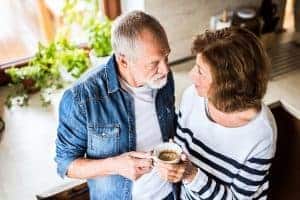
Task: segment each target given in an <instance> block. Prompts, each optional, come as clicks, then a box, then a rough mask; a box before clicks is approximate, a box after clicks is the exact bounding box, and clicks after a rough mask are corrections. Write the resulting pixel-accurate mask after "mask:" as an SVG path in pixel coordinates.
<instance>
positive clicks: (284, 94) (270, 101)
mask: <svg viewBox="0 0 300 200" xmlns="http://www.w3.org/2000/svg"><path fill="white" fill-rule="evenodd" d="M295 39H300V33H298V34H295V33H284V34H277V35H276V34H267V35H264V36H263V37H262V41H263V42H264V45H265V46H266V47H267V48H274V47H275V48H276V45H278V44H280V43H286V42H289V41H292V40H295ZM299 59H300V58H299ZM297 67H298V69H296V70H293V71H290V72H288V73H285V74H282V75H280V76H277V77H274V78H272V79H271V80H270V81H269V84H268V89H267V93H266V95H265V97H264V102H265V103H266V104H267V105H268V106H270V107H271V108H272V107H276V106H279V105H281V106H282V107H283V108H284V109H285V110H286V111H287V112H288V113H289V114H291V115H292V116H294V117H295V118H297V119H298V120H300V87H299V86H300V66H297Z"/></svg>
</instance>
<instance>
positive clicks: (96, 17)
mask: <svg viewBox="0 0 300 200" xmlns="http://www.w3.org/2000/svg"><path fill="white" fill-rule="evenodd" d="M82 2H84V3H85V5H86V6H85V7H84V6H79V5H80V4H81V5H82ZM80 7H81V8H80ZM62 14H63V19H64V23H65V29H62V30H61V31H62V32H61V34H63V35H70V31H71V30H70V29H71V26H72V25H74V24H77V25H79V26H80V27H81V28H82V31H83V32H85V33H86V35H87V36H88V38H87V40H88V45H89V47H90V48H91V49H92V50H93V53H94V54H95V55H96V56H97V57H103V56H108V55H110V53H111V51H112V47H111V42H110V38H111V21H110V20H109V19H107V18H101V17H100V14H101V13H100V12H99V0H65V4H64V7H63V9H62Z"/></svg>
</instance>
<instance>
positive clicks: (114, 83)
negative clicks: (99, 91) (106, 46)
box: [104, 54, 120, 93]
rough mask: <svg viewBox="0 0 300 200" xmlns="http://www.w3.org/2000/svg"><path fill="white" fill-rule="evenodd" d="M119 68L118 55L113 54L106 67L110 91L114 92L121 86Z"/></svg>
mask: <svg viewBox="0 0 300 200" xmlns="http://www.w3.org/2000/svg"><path fill="white" fill-rule="evenodd" d="M117 68H118V64H117V62H116V57H115V55H114V54H113V55H112V56H111V57H110V58H109V60H108V61H107V63H106V65H105V68H104V70H105V78H106V83H107V84H106V85H107V90H108V93H114V92H116V91H117V90H119V88H120V83H119V79H118V73H117Z"/></svg>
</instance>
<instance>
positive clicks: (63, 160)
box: [55, 55, 175, 200]
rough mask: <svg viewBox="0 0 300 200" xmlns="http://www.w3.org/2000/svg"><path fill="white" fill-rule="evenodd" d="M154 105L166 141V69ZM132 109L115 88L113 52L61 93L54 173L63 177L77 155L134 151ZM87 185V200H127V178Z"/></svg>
mask: <svg viewBox="0 0 300 200" xmlns="http://www.w3.org/2000/svg"><path fill="white" fill-rule="evenodd" d="M155 103H156V112H157V116H158V120H159V125H160V129H161V133H162V138H163V140H164V141H168V139H169V138H170V137H172V136H173V135H174V133H175V108H174V81H173V77H172V73H171V72H170V73H169V74H168V82H167V84H166V85H165V86H164V87H163V88H161V89H159V90H158V92H157V96H156V100H155ZM134 113H135V112H134V102H133V97H132V96H130V95H129V94H128V93H127V92H126V91H125V90H123V89H122V88H121V87H120V83H119V80H118V75H117V64H116V61H115V56H114V55H113V56H112V57H111V58H110V59H109V60H108V62H107V63H106V64H105V65H103V66H99V67H97V68H96V69H94V70H93V71H91V72H90V73H88V74H87V75H86V76H84V77H83V78H82V79H81V80H80V81H78V82H77V83H76V84H75V85H74V86H73V87H71V88H70V89H68V90H66V91H65V93H64V95H63V97H62V100H61V102H60V107H59V125H58V129H57V139H56V157H55V161H56V162H57V171H58V174H59V175H60V176H61V177H64V176H65V175H66V172H67V170H68V167H69V165H70V163H71V162H72V161H74V160H75V159H77V158H79V157H86V158H90V159H103V158H107V157H112V156H117V155H120V154H122V153H125V152H129V151H134V150H136V132H135V116H134ZM145 123H146V122H145ZM88 186H89V192H90V198H91V199H92V200H97V199H101V200H106V199H107V200H119V199H120V200H127V199H128V200H129V199H131V188H132V181H131V180H129V179H127V178H125V177H123V176H120V175H111V176H104V177H97V178H91V179H88ZM174 191H175V187H174ZM174 194H175V192H174Z"/></svg>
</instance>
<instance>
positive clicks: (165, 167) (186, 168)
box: [155, 154, 197, 183]
mask: <svg viewBox="0 0 300 200" xmlns="http://www.w3.org/2000/svg"><path fill="white" fill-rule="evenodd" d="M155 166H156V167H157V169H158V172H159V175H160V177H161V178H162V179H164V180H167V181H169V182H171V183H177V182H179V181H182V180H184V181H186V182H188V183H190V182H191V181H192V180H193V179H194V177H195V176H196V174H197V167H195V166H194V165H193V164H192V163H191V161H189V160H188V158H187V156H186V155H185V154H182V156H181V162H180V163H178V164H165V163H162V162H159V161H158V162H157V163H156V165H155Z"/></svg>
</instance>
